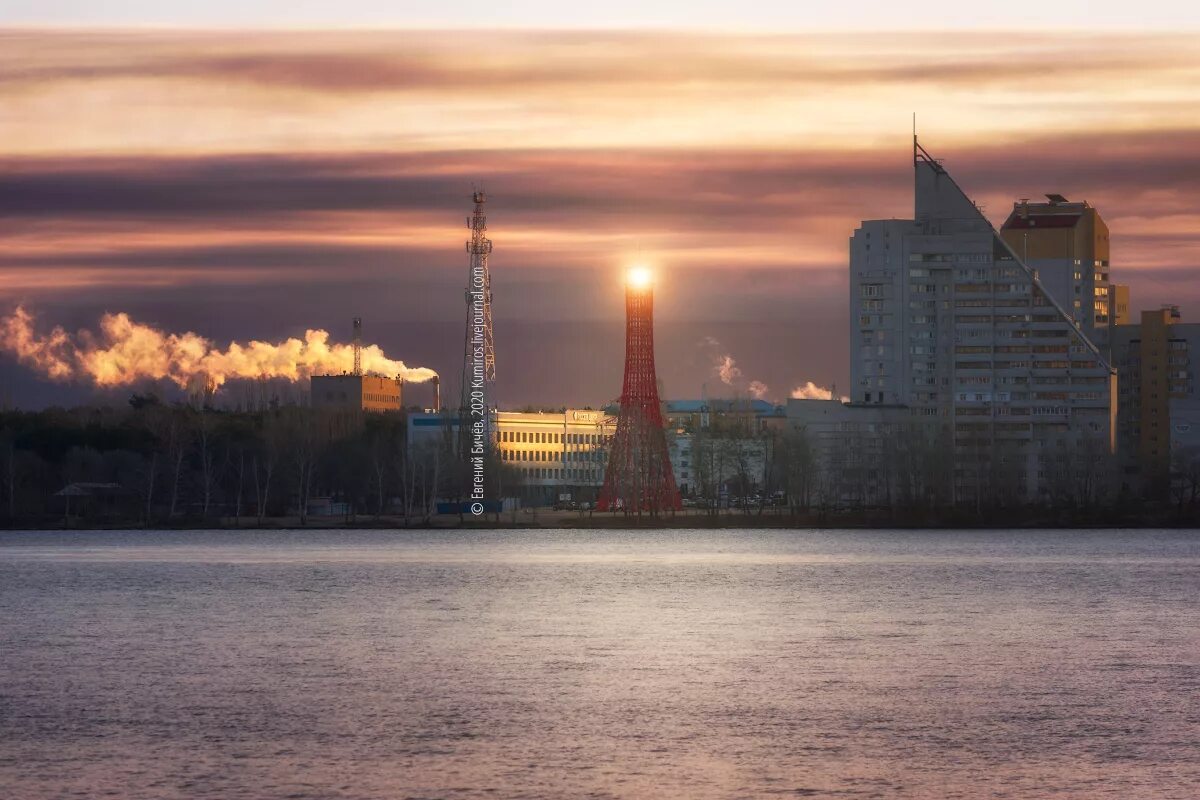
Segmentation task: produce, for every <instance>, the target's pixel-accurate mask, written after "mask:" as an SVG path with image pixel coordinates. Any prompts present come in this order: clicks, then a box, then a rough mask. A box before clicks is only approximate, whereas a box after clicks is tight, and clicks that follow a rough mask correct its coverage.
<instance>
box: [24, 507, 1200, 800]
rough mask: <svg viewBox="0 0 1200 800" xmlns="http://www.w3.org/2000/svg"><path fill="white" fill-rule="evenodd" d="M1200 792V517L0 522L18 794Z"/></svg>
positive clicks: (1184, 799) (224, 797) (226, 797)
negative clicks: (431, 525)
mask: <svg viewBox="0 0 1200 800" xmlns="http://www.w3.org/2000/svg"><path fill="white" fill-rule="evenodd" d="M776 796H777V797H822V798H825V797H828V798H871V797H879V798H984V797H986V798H1002V797H1010V798H1109V797H1111V798H1124V799H1126V800H1128V799H1129V798H1156V800H1163V799H1170V798H1179V799H1180V800H1194V798H1197V797H1200V533H1197V532H1185V531H970V532H963V531H936V532H934V531H818V532H805V531H796V532H794V531H736V530H722V531H641V532H628V531H571V532H568V531H505V532H414V533H394V532H370V531H348V532H344V531H337V532H333V531H324V532H318V531H312V532H241V533H235V532H216V531H214V532H173V533H167V532H136V533H130V532H99V533H65V534H64V533H21V532H15V533H14V532H7V533H5V532H0V797H3V798H6V800H7V799H9V798H11V799H12V800H41V799H42V798H56V799H57V798H71V797H79V798H99V797H116V798H130V799H132V800H141V799H142V798H145V799H147V800H150V799H153V800H164V799H166V798H219V799H220V800H233V799H234V798H314V799H315V798H322V799H323V798H372V799H374V798H379V799H381V800H382V799H383V798H387V799H388V800H391V799H392V798H518V797H519V798H573V797H588V798H608V797H647V798H669V797H681V798H710V797H711V798H734V797H747V798H750V797H776Z"/></svg>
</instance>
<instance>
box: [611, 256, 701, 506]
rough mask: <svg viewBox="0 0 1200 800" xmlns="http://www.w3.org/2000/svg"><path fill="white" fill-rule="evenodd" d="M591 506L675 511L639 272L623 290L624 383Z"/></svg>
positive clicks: (647, 288)
mask: <svg viewBox="0 0 1200 800" xmlns="http://www.w3.org/2000/svg"><path fill="white" fill-rule="evenodd" d="M596 507H597V508H598V509H599V510H600V511H609V510H613V511H615V510H624V511H625V512H626V513H636V514H641V513H643V512H648V513H651V514H655V513H659V512H662V511H676V510H678V509H679V507H680V501H679V489H678V488H677V487H676V486H675V473H674V472H672V470H671V458H670V456H669V455H668V453H667V437H666V432H665V431H664V429H663V418H662V408H661V405H660V402H659V397H658V376H657V374H656V373H655V369H654V288H653V287H652V286H651V284H650V279H649V276H648V275H647V274H644V273H642V274H640V275H635V274H633V273H631V275H630V279H629V280H628V281H627V283H626V286H625V382H624V384H623V385H622V387H621V409H620V412H619V413H618V416H617V430H616V433H615V434H614V435H613V441H612V445H611V446H610V447H609V455H608V466H607V468H606V469H605V471H604V488H603V489H601V490H600V499H599V501H598V503H597V504H596Z"/></svg>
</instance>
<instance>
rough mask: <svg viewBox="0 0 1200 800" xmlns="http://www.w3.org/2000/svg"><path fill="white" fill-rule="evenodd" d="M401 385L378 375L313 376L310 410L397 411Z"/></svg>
mask: <svg viewBox="0 0 1200 800" xmlns="http://www.w3.org/2000/svg"><path fill="white" fill-rule="evenodd" d="M403 394H404V382H403V381H401V380H399V379H397V378H383V377H380V376H378V375H351V374H346V375H313V376H312V393H311V397H312V407H313V408H340V409H358V410H361V411H399V410H400V409H401V408H403V407H404V402H403Z"/></svg>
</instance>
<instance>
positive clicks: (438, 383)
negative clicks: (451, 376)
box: [429, 375, 442, 414]
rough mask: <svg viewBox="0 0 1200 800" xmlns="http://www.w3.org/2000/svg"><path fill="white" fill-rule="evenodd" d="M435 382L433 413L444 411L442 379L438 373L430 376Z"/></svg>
mask: <svg viewBox="0 0 1200 800" xmlns="http://www.w3.org/2000/svg"><path fill="white" fill-rule="evenodd" d="M429 380H431V381H432V382H433V413H435V414H440V413H442V379H441V378H439V377H438V376H437V375H434V376H433V377H432V378H430V379H429Z"/></svg>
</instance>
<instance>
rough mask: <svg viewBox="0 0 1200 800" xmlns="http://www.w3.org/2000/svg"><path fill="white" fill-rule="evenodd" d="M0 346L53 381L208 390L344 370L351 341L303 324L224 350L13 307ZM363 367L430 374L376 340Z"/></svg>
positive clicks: (134, 326) (0, 324)
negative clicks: (72, 328) (40, 317)
mask: <svg viewBox="0 0 1200 800" xmlns="http://www.w3.org/2000/svg"><path fill="white" fill-rule="evenodd" d="M0 350H3V351H7V352H9V353H12V354H13V355H15V356H16V358H17V361H18V362H20V363H21V364H24V365H25V366H28V367H31V368H32V369H35V370H37V371H38V372H40V373H41V374H42V375H44V376H46V377H47V378H50V379H52V380H56V381H84V382H88V383H91V384H93V385H95V386H99V387H114V386H126V385H129V384H132V383H136V382H139V381H143V380H147V379H148V380H163V379H165V380H169V381H171V382H172V383H174V384H175V385H176V386H178V387H180V388H181V389H186V388H188V387H189V386H195V385H197V383H198V382H201V381H202V382H204V383H206V384H211V386H212V387H213V388H214V389H216V388H219V387H220V386H221V385H223V384H224V383H225V382H226V381H229V380H237V379H259V378H266V379H271V378H282V379H284V380H289V381H297V380H301V379H303V378H308V377H310V376H311V375H314V374H322V373H335V374H336V373H343V372H351V371H352V370H353V369H354V366H355V358H354V347H353V346H352V345H350V344H330V342H329V333H328V332H326V331H323V330H309V331H306V332H305V334H304V339H302V340H301V339H296V338H290V339H285V340H284V341H282V342H279V343H276V344H271V343H269V342H260V341H250V342H246V343H244V344H243V343H239V342H232V343H230V345H229V347H227V348H225V349H224V350H222V349H220V348H218V347H216V346H214V344H213V342H212V341H211V340H209V339H207V338H205V337H203V336H200V335H199V334H196V333H192V332H190V331H189V332H187V333H167V332H165V331H161V330H158V329H157V328H153V327H151V326H149V325H144V324H142V323H139V322H135V321H134V320H132V319H130V317H129V315H128V314H125V313H119V314H105V315H104V316H103V317H101V318H100V330H99V332H98V333H93V332H91V331H86V330H85V331H80V332H79V333H78V334H75V335H71V334H69V333H67V332H66V331H65V330H63V329H62V327H61V326H55V327H54V329H53V330H51V331H50V332H49V333H47V334H39V333H38V332H37V331H36V330H35V329H34V317H33V315H32V314H30V313H29V312H28V311H27V310H26V309H25V308H24V307H21V306H18V307H17V309H16V311H14V312H13V313H12V314H10V315H8V316H6V317H2V318H0ZM362 370H363V372H365V373H373V374H377V375H385V376H388V377H398V378H402V379H403V380H405V381H410V382H412V383H423V382H425V381H428V380H430V379H432V378H434V377H435V376H436V374H437V373H435V372H434V371H433V370H431V369H427V368H425V367H409V366H407V365H406V364H405V363H404V362H403V361H394V360H392V359H390V358H388V357H387V356H385V355H384V353H383V350H381V349H380V348H379V347H378V345H370V346H367V347H363V348H362Z"/></svg>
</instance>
